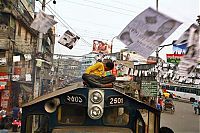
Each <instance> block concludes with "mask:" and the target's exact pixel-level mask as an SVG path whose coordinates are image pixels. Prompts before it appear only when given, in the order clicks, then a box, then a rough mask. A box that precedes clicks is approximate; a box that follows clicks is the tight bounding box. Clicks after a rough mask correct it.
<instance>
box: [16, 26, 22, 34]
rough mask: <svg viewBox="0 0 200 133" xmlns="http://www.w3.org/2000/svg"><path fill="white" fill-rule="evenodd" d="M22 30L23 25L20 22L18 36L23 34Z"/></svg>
mask: <svg viewBox="0 0 200 133" xmlns="http://www.w3.org/2000/svg"><path fill="white" fill-rule="evenodd" d="M21 30H22V27H21V25H20V24H19V25H18V32H17V33H18V36H21Z"/></svg>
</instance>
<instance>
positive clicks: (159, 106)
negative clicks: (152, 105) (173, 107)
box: [156, 102, 162, 111]
mask: <svg viewBox="0 0 200 133" xmlns="http://www.w3.org/2000/svg"><path fill="white" fill-rule="evenodd" d="M156 109H157V110H160V111H162V110H161V105H160V103H159V102H158V103H157V104H156Z"/></svg>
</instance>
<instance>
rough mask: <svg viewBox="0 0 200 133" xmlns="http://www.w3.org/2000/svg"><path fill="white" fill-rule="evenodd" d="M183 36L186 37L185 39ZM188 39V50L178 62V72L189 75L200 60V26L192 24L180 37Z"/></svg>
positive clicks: (185, 75) (180, 74)
mask: <svg viewBox="0 0 200 133" xmlns="http://www.w3.org/2000/svg"><path fill="white" fill-rule="evenodd" d="M183 36H184V38H185V39H183ZM180 39H183V40H186V41H187V51H186V53H185V55H184V56H183V58H182V59H181V61H180V63H179V64H178V71H177V74H178V75H179V76H184V77H186V78H187V77H188V76H189V75H190V74H191V73H192V72H193V70H194V69H195V68H196V67H197V65H198V63H199V62H200V42H199V28H198V26H197V25H195V24H192V25H191V26H190V27H189V29H188V30H186V31H185V32H184V33H183V35H182V36H181V37H180V38H179V40H180Z"/></svg>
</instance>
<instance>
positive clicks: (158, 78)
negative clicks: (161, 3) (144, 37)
mask: <svg viewBox="0 0 200 133" xmlns="http://www.w3.org/2000/svg"><path fill="white" fill-rule="evenodd" d="M156 11H158V0H156ZM156 64H157V69H158V68H159V48H157V49H156ZM157 71H158V72H157V81H158V83H157V91H158V92H159V93H160V77H159V75H160V70H157ZM158 92H157V96H156V99H155V101H156V102H157V100H158Z"/></svg>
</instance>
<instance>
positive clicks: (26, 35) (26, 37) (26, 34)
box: [24, 31, 28, 41]
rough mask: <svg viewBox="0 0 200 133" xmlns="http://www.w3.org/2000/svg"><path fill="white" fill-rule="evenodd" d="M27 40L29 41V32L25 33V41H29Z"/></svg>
mask: <svg viewBox="0 0 200 133" xmlns="http://www.w3.org/2000/svg"><path fill="white" fill-rule="evenodd" d="M27 39H28V32H27V31H26V32H25V39H24V40H26V41H27Z"/></svg>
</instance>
